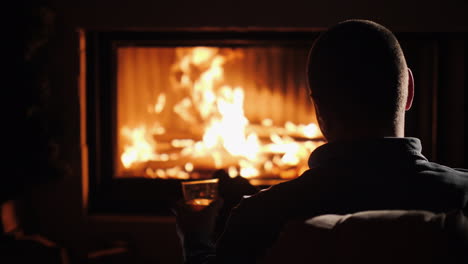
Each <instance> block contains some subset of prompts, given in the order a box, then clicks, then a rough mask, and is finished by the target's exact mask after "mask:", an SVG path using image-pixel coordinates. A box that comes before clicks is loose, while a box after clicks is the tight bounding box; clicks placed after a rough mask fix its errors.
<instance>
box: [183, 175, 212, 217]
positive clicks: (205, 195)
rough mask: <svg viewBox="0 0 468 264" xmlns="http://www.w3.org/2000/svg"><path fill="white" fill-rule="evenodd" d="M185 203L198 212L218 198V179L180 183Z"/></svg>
mask: <svg viewBox="0 0 468 264" xmlns="http://www.w3.org/2000/svg"><path fill="white" fill-rule="evenodd" d="M182 191H183V194H184V199H185V203H186V204H188V205H189V206H190V207H191V208H192V210H194V211H200V210H202V209H203V208H205V207H206V206H208V205H210V204H211V203H212V202H213V201H214V200H215V199H216V198H218V179H210V180H200V181H187V182H182Z"/></svg>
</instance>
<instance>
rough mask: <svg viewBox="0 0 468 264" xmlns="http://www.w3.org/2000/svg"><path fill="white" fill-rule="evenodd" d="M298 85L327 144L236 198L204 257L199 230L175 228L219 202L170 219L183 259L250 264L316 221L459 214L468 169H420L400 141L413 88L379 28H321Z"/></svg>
mask: <svg viewBox="0 0 468 264" xmlns="http://www.w3.org/2000/svg"><path fill="white" fill-rule="evenodd" d="M308 80H309V87H310V92H311V97H312V99H313V101H314V105H315V108H316V113H317V118H318V121H319V125H320V128H321V130H322V132H323V135H324V136H325V137H326V139H327V141H328V143H327V144H325V145H323V146H321V147H319V148H317V149H316V150H315V151H314V152H313V153H312V154H311V156H310V158H309V167H310V169H309V170H308V171H306V172H305V173H304V174H303V175H301V177H299V178H297V179H294V180H291V181H289V182H286V183H282V184H278V185H275V186H273V187H271V188H269V189H268V190H265V191H261V192H259V193H257V194H255V195H253V196H251V197H249V198H245V199H243V200H242V201H241V202H240V203H239V205H238V206H237V207H235V208H234V209H233V210H232V211H231V216H230V218H229V220H228V222H227V224H226V228H225V230H224V232H223V234H222V235H221V237H220V238H219V240H218V241H217V243H216V247H215V248H214V247H213V248H212V249H211V251H210V243H208V242H207V243H205V244H203V243H199V242H200V241H201V240H200V239H201V238H205V242H206V241H207V240H206V239H207V237H206V236H201V234H202V233H204V232H201V231H209V230H211V229H210V227H209V225H205V226H198V227H197V228H201V229H198V230H197V229H194V228H193V226H192V229H190V228H186V227H187V224H184V221H185V223H187V222H186V220H187V219H188V218H190V217H192V219H191V222H196V219H197V217H204V220H203V221H202V222H204V223H212V222H213V221H212V220H210V219H213V217H214V215H215V212H216V210H217V209H216V208H217V206H219V203H215V204H214V205H213V206H211V207H209V208H207V209H206V211H205V212H202V213H200V215H198V216H194V215H191V216H188V214H183V215H179V217H178V221H179V222H178V223H179V225H180V228H181V231H182V232H186V235H187V236H186V237H185V239H186V240H185V244H184V245H185V250H186V257H187V262H193V263H195V262H204V261H208V260H210V259H211V260H213V261H216V262H219V263H254V262H255V261H256V260H257V259H258V258H260V257H261V256H262V255H263V254H264V253H265V251H266V249H267V248H268V247H269V246H271V245H272V244H273V243H274V242H275V239H276V238H277V236H278V234H279V232H280V231H281V229H282V227H283V225H284V224H285V223H287V222H288V221H290V220H292V219H306V218H310V217H312V216H317V215H321V214H329V213H330V214H347V213H354V212H359V211H365V210H379V209H401V210H405V209H408V210H409V209H419V210H428V211H432V212H448V211H451V210H455V209H462V208H465V214H466V207H467V202H468V171H466V170H456V169H452V168H448V167H445V166H442V165H439V164H436V163H432V162H429V161H428V160H427V159H426V158H425V157H424V156H423V155H422V154H421V143H420V141H419V140H418V139H416V138H405V137H404V120H405V111H406V110H409V109H410V107H411V104H412V100H413V95H414V82H413V76H412V73H411V71H410V69H409V68H408V67H407V65H406V61H405V58H404V55H403V52H402V50H401V48H400V45H399V43H398V41H397V39H396V38H395V36H394V35H393V34H392V33H391V32H390V31H389V30H388V29H386V28H385V27H383V26H381V25H379V24H376V23H374V22H371V21H363V20H349V21H345V22H342V23H339V24H338V25H336V26H334V27H332V28H330V29H329V30H328V31H326V32H325V33H324V34H322V35H321V36H320V37H319V38H318V39H317V40H316V42H315V44H314V46H313V48H312V50H311V52H310V56H309V64H308ZM184 228H185V229H184ZM205 233H206V232H205ZM194 249H195V250H194Z"/></svg>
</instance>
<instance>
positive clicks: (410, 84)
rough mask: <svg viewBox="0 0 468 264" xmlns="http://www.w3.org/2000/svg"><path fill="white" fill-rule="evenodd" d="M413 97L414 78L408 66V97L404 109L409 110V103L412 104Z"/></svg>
mask: <svg viewBox="0 0 468 264" xmlns="http://www.w3.org/2000/svg"><path fill="white" fill-rule="evenodd" d="M413 98H414V78H413V72H411V69H410V68H408V97H407V98H406V106H405V110H406V111H408V110H410V108H411V105H412V104H413Z"/></svg>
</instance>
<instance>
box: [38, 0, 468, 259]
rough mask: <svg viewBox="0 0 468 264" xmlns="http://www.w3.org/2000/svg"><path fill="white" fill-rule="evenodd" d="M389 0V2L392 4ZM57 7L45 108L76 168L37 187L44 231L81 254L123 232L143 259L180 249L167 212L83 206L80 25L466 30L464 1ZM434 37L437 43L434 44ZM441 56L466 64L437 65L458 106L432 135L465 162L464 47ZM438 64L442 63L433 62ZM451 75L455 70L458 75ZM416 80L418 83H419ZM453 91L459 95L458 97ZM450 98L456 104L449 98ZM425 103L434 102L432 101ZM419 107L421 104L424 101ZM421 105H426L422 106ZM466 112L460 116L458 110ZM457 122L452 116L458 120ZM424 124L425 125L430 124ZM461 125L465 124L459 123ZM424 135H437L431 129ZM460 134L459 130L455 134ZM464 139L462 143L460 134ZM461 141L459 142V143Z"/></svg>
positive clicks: (444, 98) (444, 102) (444, 103)
mask: <svg viewBox="0 0 468 264" xmlns="http://www.w3.org/2000/svg"><path fill="white" fill-rule="evenodd" d="M390 2H391V3H390ZM48 6H49V7H50V8H51V9H52V10H53V11H54V13H55V31H54V35H53V37H52V40H51V43H50V45H51V50H52V55H51V61H50V72H51V76H52V78H51V80H50V82H51V84H50V85H51V87H52V91H51V101H52V103H51V107H52V109H53V110H54V111H53V112H54V114H55V118H57V119H58V120H61V121H62V122H63V123H64V125H63V127H64V130H63V133H60V134H59V135H58V138H57V140H58V143H59V144H60V146H61V148H62V149H63V151H62V158H63V159H65V160H67V161H68V163H69V164H70V167H71V168H72V175H70V176H69V177H66V178H64V179H63V180H62V181H60V182H57V183H54V184H52V185H47V186H42V187H41V188H39V189H37V190H35V191H34V194H33V197H34V203H35V205H36V208H37V210H38V219H39V221H40V226H41V232H42V233H43V234H45V235H47V236H48V237H50V238H51V239H52V240H55V241H58V242H60V243H61V244H63V245H64V246H66V247H68V248H70V250H71V252H72V253H73V254H75V255H77V256H81V257H83V256H85V254H86V252H87V251H88V250H89V248H91V247H93V244H94V243H95V242H96V241H100V240H106V239H107V238H108V239H111V238H112V239H114V238H115V239H120V238H126V239H128V240H131V241H133V243H134V246H135V248H136V253H137V255H138V256H139V259H140V262H142V263H146V262H150V261H153V262H154V263H179V261H180V249H179V246H178V243H177V239H176V236H175V232H174V230H175V224H174V222H173V219H162V218H138V217H136V218H135V217H130V218H129V217H117V216H114V217H102V216H101V217H96V216H88V215H87V214H86V202H87V200H86V193H87V189H86V188H82V186H86V182H87V179H86V171H82V169H81V168H82V165H83V164H84V165H86V164H85V161H84V160H82V155H84V154H86V144H85V142H86V141H85V139H84V138H83V137H82V135H83V134H82V131H83V126H82V125H83V124H82V123H80V97H79V95H80V90H79V83H80V80H82V79H81V78H83V77H84V76H82V75H81V73H80V54H81V53H83V52H85V50H84V49H80V45H79V34H78V29H84V30H87V29H143V30H144V29H158V28H173V27H242V28H248V27H301V28H316V29H322V28H325V27H327V26H329V25H331V24H333V23H336V22H338V21H341V20H344V19H348V18H366V19H372V20H375V21H377V22H380V23H382V24H383V25H386V26H388V27H389V28H390V29H392V30H394V31H397V32H467V31H468V16H466V10H468V3H467V2H466V1H463V0H460V1H388V2H382V1H375V0H374V1H363V0H361V1H338V0H328V1H306V0H304V1H300V0H290V1H277V2H274V3H273V1H266V0H262V1H219V0H218V1H156V0H138V1H136V0H134V1H122V0H119V1H92V0H82V1H58V0H54V1H49V3H48ZM438 45H439V44H438ZM440 45H447V46H448V49H445V51H444V52H446V53H444V54H446V56H445V55H444V56H442V57H439V59H440V60H441V61H442V62H444V63H445V62H447V63H449V62H452V61H453V62H455V63H463V65H465V66H464V67H465V68H455V72H452V71H450V72H443V76H446V77H444V78H443V80H444V81H440V80H438V81H437V82H439V81H440V82H443V83H442V84H441V85H443V86H444V87H450V86H451V85H452V84H453V82H456V83H457V84H456V85H457V87H458V88H456V89H454V90H452V89H449V88H447V89H448V90H447V91H446V90H445V89H437V93H438V94H439V95H440V97H439V98H440V102H439V104H440V107H442V108H443V109H447V110H441V109H442V108H438V110H437V109H436V111H449V112H453V113H457V114H454V115H453V116H451V117H449V118H446V117H445V118H443V119H442V120H440V119H439V121H440V122H441V125H440V127H438V128H437V131H439V132H438V134H437V139H438V140H441V142H443V143H442V144H441V146H439V150H440V148H442V149H444V148H445V150H443V152H444V153H450V154H444V155H446V158H445V159H446V160H447V161H449V160H450V159H453V160H457V161H456V162H457V164H461V163H463V162H465V165H466V160H465V157H464V156H463V153H459V152H463V148H464V147H462V148H460V147H457V150H456V151H455V152H453V151H451V146H452V145H457V144H462V145H461V146H465V145H464V144H465V143H464V142H465V141H464V139H463V136H460V135H464V132H463V131H466V130H463V129H464V127H465V126H464V124H463V123H462V125H460V124H459V123H457V122H460V121H459V120H460V119H459V116H458V114H459V113H460V112H463V111H464V99H462V98H464V95H465V91H466V89H465V88H460V83H463V85H464V86H463V87H466V54H465V55H463V56H465V57H464V58H465V59H463V60H461V59H460V56H462V55H461V54H459V53H454V50H455V49H451V48H450V47H451V45H459V43H458V42H457V43H452V42H447V43H445V42H444V43H443V44H440ZM437 65H439V64H437ZM450 76H456V78H458V79H457V80H456V81H454V80H453V79H452V78H450ZM416 85H417V84H416ZM454 98H455V99H454ZM454 102H455V103H454ZM429 109H432V108H431V107H429ZM421 111H422V110H421ZM422 114H424V112H422ZM464 118H466V117H464ZM453 124H455V125H456V126H455V127H456V128H457V129H458V130H457V132H456V133H455V135H456V136H455V137H452V136H449V135H446V133H448V132H447V131H446V130H445V127H453ZM457 124H458V125H457ZM426 125H427V124H425V125H424V126H426ZM459 129H461V130H459ZM428 137H431V138H432V137H433V135H432V134H431V135H430V136H428ZM460 137H461V138H460ZM460 142H462V143H460ZM460 149H461V150H460Z"/></svg>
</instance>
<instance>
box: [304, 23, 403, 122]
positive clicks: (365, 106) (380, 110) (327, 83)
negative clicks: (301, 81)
mask: <svg viewBox="0 0 468 264" xmlns="http://www.w3.org/2000/svg"><path fill="white" fill-rule="evenodd" d="M307 74H308V81H309V88H310V92H311V96H312V98H313V100H314V102H315V103H316V104H317V108H318V110H319V114H320V116H319V118H321V119H323V120H324V122H325V123H326V122H330V121H331V122H341V123H342V124H341V125H343V124H344V125H345V126H346V125H352V124H356V123H360V124H373V125H375V124H377V125H378V124H383V125H392V124H394V122H395V121H396V119H397V116H398V115H397V113H399V111H404V107H405V102H406V97H407V89H406V88H407V87H406V86H407V81H408V73H407V66H406V61H405V58H404V55H403V51H402V49H401V47H400V44H399V43H398V40H397V39H396V37H395V36H394V35H393V33H392V32H391V31H390V30H388V29H387V28H385V27H384V26H382V25H379V24H377V23H375V22H372V21H367V20H347V21H344V22H341V23H339V24H337V25H335V26H333V27H331V28H330V29H329V30H327V31H325V32H323V33H322V34H321V35H320V36H319V37H318V38H317V40H316V41H315V42H314V45H313V47H312V49H311V51H310V53H309V60H308V67H307ZM390 122H392V123H390Z"/></svg>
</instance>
